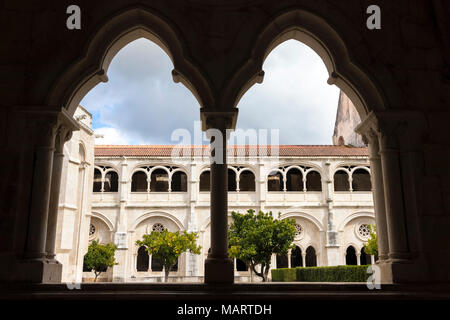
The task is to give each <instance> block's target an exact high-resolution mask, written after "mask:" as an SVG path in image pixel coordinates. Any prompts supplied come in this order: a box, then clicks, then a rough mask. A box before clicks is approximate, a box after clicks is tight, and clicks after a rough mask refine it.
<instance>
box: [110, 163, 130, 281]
mask: <svg viewBox="0 0 450 320" xmlns="http://www.w3.org/2000/svg"><path fill="white" fill-rule="evenodd" d="M120 169H121V170H120V178H119V181H120V188H119V193H120V196H119V197H120V198H119V215H118V218H117V225H116V232H115V233H114V244H115V245H116V246H117V250H116V253H115V257H116V261H121V263H120V264H118V265H115V266H114V267H113V269H112V277H113V282H125V281H126V279H127V270H128V269H127V262H128V256H129V255H128V234H127V227H128V226H127V217H126V215H125V206H126V204H127V200H128V190H129V184H128V179H127V177H128V170H127V169H128V162H127V158H126V157H123V158H122V163H121V164H120Z"/></svg>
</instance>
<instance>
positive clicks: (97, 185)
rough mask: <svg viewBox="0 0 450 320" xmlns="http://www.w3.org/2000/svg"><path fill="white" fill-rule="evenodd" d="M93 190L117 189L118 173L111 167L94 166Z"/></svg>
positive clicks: (111, 190) (108, 190) (114, 190)
mask: <svg viewBox="0 0 450 320" xmlns="http://www.w3.org/2000/svg"><path fill="white" fill-rule="evenodd" d="M92 191H93V192H117V191H119V175H118V174H117V172H115V171H114V170H113V169H112V168H111V167H108V166H98V167H96V168H94V180H93V186H92Z"/></svg>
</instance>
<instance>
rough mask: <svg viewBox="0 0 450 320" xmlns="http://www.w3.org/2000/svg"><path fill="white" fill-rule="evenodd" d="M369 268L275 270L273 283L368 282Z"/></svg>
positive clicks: (339, 267)
mask: <svg viewBox="0 0 450 320" xmlns="http://www.w3.org/2000/svg"><path fill="white" fill-rule="evenodd" d="M367 268H368V266H333V267H306V268H304V267H297V268H290V269H289V268H282V269H273V270H272V281H303V282H366V280H367V278H368V277H369V275H368V274H367ZM294 274H295V275H294Z"/></svg>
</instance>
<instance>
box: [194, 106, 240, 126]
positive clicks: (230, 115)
mask: <svg viewBox="0 0 450 320" xmlns="http://www.w3.org/2000/svg"><path fill="white" fill-rule="evenodd" d="M238 111H239V110H238V109H237V108H234V109H232V110H229V111H210V110H207V109H204V108H202V109H200V118H201V120H202V130H203V131H206V130H208V129H218V130H226V129H231V130H234V129H235V128H236V121H237V116H238Z"/></svg>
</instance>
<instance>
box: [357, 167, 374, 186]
mask: <svg viewBox="0 0 450 320" xmlns="http://www.w3.org/2000/svg"><path fill="white" fill-rule="evenodd" d="M352 189H353V191H372V182H371V181H370V173H369V172H368V171H367V170H365V169H356V170H355V171H353V172H352Z"/></svg>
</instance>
